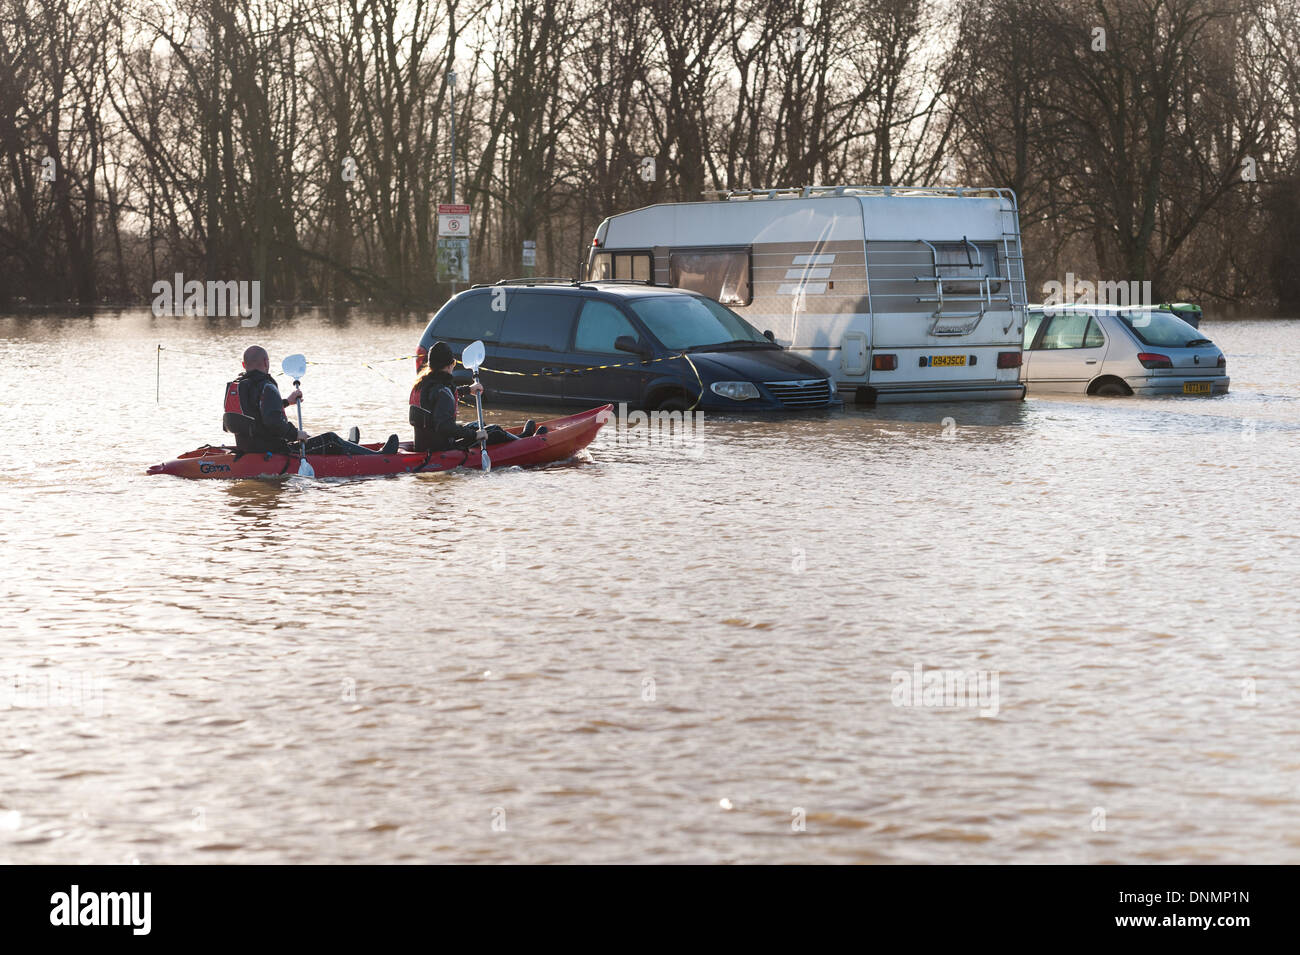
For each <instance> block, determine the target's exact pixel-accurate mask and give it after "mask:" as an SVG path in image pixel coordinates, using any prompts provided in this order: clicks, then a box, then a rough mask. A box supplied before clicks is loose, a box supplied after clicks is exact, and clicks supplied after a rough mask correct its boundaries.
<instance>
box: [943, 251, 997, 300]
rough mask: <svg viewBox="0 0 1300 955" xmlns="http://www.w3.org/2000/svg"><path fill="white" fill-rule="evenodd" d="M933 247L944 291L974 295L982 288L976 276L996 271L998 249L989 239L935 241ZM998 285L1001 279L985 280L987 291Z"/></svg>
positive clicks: (995, 289)
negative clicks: (969, 241) (967, 242)
mask: <svg viewBox="0 0 1300 955" xmlns="http://www.w3.org/2000/svg"><path fill="white" fill-rule="evenodd" d="M934 248H935V251H936V252H937V253H938V273H939V275H940V276H941V277H942V278H943V291H944V294H945V295H950V294H951V295H978V294H980V293H981V292H983V291H984V283H983V282H982V281H980V279H983V278H984V277H985V276H989V277H991V278H992V277H996V276H997V275H998V250H997V246H996V245H994V244H993V243H991V242H972V243H971V244H969V245H967V244H966V243H965V242H936V243H934ZM963 279H969V280H970V281H962V280H963ZM1001 288H1002V283H1001V282H990V283H989V293H990V294H994V293H996V292H998V291H999V290H1000V289H1001Z"/></svg>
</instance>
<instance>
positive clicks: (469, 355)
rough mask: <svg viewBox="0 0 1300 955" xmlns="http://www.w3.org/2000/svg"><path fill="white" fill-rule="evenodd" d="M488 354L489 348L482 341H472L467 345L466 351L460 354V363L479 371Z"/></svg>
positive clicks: (471, 369)
mask: <svg viewBox="0 0 1300 955" xmlns="http://www.w3.org/2000/svg"><path fill="white" fill-rule="evenodd" d="M486 355H487V350H486V349H485V348H484V347H483V343H482V342H481V341H477V342H471V343H470V344H468V345H466V346H465V351H464V352H463V353H462V354H461V356H460V363H461V364H462V365H464V366H465V367H466V368H468V369H469V370H470V371H472V372H477V371H478V370H479V366H480V365H482V364H483V358H484V357H485V356H486Z"/></svg>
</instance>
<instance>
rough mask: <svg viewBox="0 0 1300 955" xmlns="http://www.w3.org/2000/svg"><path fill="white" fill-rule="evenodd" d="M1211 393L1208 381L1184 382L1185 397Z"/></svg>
mask: <svg viewBox="0 0 1300 955" xmlns="http://www.w3.org/2000/svg"><path fill="white" fill-rule="evenodd" d="M1209 393H1210V383H1209V382H1208V381H1185V382H1183V394H1185V395H1208V394H1209Z"/></svg>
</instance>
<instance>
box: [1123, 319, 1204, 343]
mask: <svg viewBox="0 0 1300 955" xmlns="http://www.w3.org/2000/svg"><path fill="white" fill-rule="evenodd" d="M1115 317H1116V318H1118V319H1119V320H1120V321H1121V322H1123V323H1124V324H1125V325H1127V326H1128V328H1129V330H1130V331H1131V332H1133V334H1134V335H1136V336H1137V337H1138V340H1139V341H1141V342H1142V343H1143V344H1145V345H1154V346H1156V347H1159V348H1186V347H1187V346H1189V345H1193V344H1195V345H1208V344H1210V340H1209V339H1208V338H1205V337H1203V336H1202V335H1201V334H1200V333H1199V332H1198V331H1197V330H1196V329H1194V328H1192V326H1191V325H1188V324H1187V323H1186V322H1185V321H1183V320H1182V319H1181V318H1178V317H1176V316H1174V315H1170V314H1169V313H1168V312H1117V313H1116V315H1115Z"/></svg>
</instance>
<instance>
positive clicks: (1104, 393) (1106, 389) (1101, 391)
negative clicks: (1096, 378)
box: [1093, 381, 1133, 398]
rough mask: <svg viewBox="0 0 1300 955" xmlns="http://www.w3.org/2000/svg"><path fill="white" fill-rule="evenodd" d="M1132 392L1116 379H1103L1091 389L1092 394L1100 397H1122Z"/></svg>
mask: <svg viewBox="0 0 1300 955" xmlns="http://www.w3.org/2000/svg"><path fill="white" fill-rule="evenodd" d="M1132 393H1133V392H1131V391H1129V390H1128V389H1127V388H1125V387H1124V386H1123V385H1121V384H1120V383H1119V382H1118V381H1104V382H1102V383H1101V384H1100V385H1098V386H1097V387H1096V389H1095V390H1094V391H1093V394H1094V395H1098V396H1100V397H1102V398H1123V397H1126V396H1128V395H1131V394H1132Z"/></svg>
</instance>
